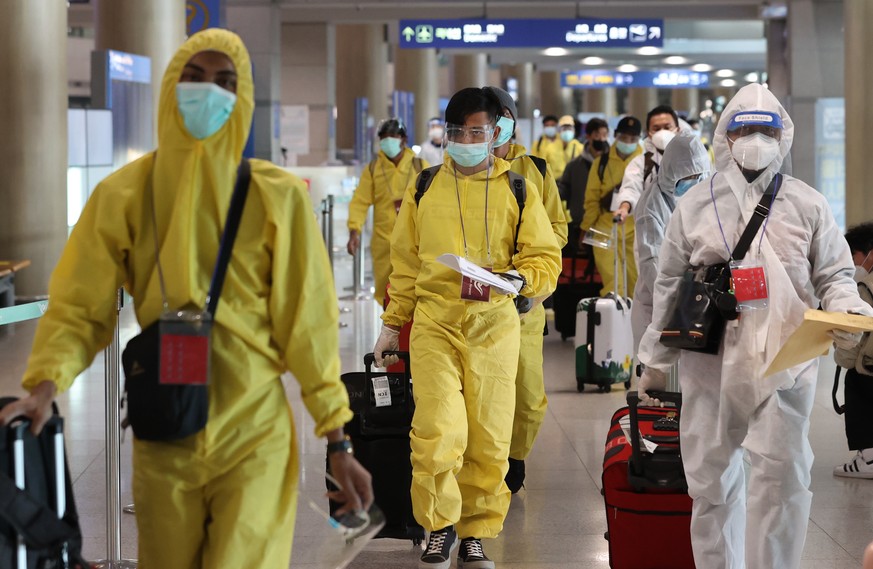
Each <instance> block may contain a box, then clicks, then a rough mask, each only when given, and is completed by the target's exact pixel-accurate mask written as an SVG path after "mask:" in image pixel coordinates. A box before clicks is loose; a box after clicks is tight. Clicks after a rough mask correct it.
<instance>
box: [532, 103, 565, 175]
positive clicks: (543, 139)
mask: <svg viewBox="0 0 873 569" xmlns="http://www.w3.org/2000/svg"><path fill="white" fill-rule="evenodd" d="M531 154H533V155H534V156H539V157H540V158H542V159H543V160H545V161H546V162H548V163H549V166H551V167H552V173H553V174H554V175H555V176H557V177H560V176H561V175H560V174H559V172H563V171H564V167H565V166H566V160H564V141H563V140H561V137H560V136H558V117H556V116H555V115H546V116H544V117H543V134H542V135H540V137H539V138H538V139H537V141H536V142H534V144H533V147H532V149H531Z"/></svg>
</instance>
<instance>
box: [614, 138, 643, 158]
mask: <svg viewBox="0 0 873 569" xmlns="http://www.w3.org/2000/svg"><path fill="white" fill-rule="evenodd" d="M639 147H640V145H639V144H638V143H636V142H622V141H620V140H616V141H615V149H616V150H618V151H619V152H620V153H621V154H624V155H625V156H627V155H628V154H633V153H634V152H635V151H636V149H637V148H639Z"/></svg>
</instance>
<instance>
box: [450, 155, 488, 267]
mask: <svg viewBox="0 0 873 569" xmlns="http://www.w3.org/2000/svg"><path fill="white" fill-rule="evenodd" d="M453 166H454V164H453ZM454 173H455V195H456V196H457V197H458V214H459V215H460V218H461V235H462V236H463V237H464V258H465V259H467V260H470V256H469V251H468V249H467V230H466V228H465V227H464V210H463V209H462V208H461V190H460V189H459V188H458V167H457V166H454ZM490 179H491V164H489V165H488V170H487V172H486V176H485V248H486V250H487V251H488V266H489V267H490V266H491V265H492V263H491V238H490V236H489V233H488V181H489V180H490Z"/></svg>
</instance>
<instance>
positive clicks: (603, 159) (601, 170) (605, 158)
mask: <svg viewBox="0 0 873 569" xmlns="http://www.w3.org/2000/svg"><path fill="white" fill-rule="evenodd" d="M607 164H609V152H604V153H603V154H601V155H600V164H598V165H597V177H598V178H600V183H601V184H602V183H603V175H604V174H605V173H606V165H607Z"/></svg>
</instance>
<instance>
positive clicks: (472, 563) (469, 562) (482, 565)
mask: <svg viewBox="0 0 873 569" xmlns="http://www.w3.org/2000/svg"><path fill="white" fill-rule="evenodd" d="M458 569H494V562H493V561H491V560H490V559H488V557H486V556H485V551H484V550H483V549H482V542H481V541H479V540H478V539H476V538H475V537H465V538H464V539H462V540H461V548H460V549H459V550H458Z"/></svg>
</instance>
